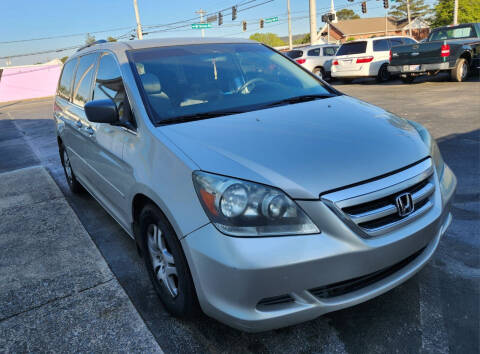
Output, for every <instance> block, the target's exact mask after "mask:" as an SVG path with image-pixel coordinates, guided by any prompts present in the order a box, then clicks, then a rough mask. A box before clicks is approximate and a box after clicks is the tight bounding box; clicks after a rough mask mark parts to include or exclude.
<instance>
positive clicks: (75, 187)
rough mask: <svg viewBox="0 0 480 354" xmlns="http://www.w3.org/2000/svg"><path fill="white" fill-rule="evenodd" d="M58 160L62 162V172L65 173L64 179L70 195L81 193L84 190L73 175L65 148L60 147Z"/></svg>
mask: <svg viewBox="0 0 480 354" xmlns="http://www.w3.org/2000/svg"><path fill="white" fill-rule="evenodd" d="M60 160H61V162H62V166H63V171H64V172H65V178H66V179H67V183H68V187H69V188H70V190H71V191H72V193H75V194H79V193H83V192H84V191H85V190H84V189H83V186H82V185H81V184H80V182H78V181H77V178H76V177H75V173H73V168H72V165H71V163H70V158H69V156H68V152H67V149H66V148H65V146H63V144H62V145H60Z"/></svg>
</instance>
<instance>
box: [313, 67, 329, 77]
mask: <svg viewBox="0 0 480 354" xmlns="http://www.w3.org/2000/svg"><path fill="white" fill-rule="evenodd" d="M313 73H314V74H315V75H317V76H318V77H319V78H320V79H323V80H325V79H326V75H325V70H323V68H322V67H321V66H319V67H316V68H315V69H313Z"/></svg>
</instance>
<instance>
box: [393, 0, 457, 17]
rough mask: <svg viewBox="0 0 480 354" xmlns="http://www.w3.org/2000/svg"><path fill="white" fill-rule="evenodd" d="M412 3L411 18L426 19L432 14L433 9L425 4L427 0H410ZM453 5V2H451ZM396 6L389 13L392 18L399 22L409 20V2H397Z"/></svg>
mask: <svg viewBox="0 0 480 354" xmlns="http://www.w3.org/2000/svg"><path fill="white" fill-rule="evenodd" d="M409 1H410V16H411V17H412V18H415V17H419V16H420V17H425V16H428V15H430V14H431V13H432V9H431V8H430V6H429V5H428V4H425V0H409ZM449 1H451V2H452V3H453V0H449ZM394 4H395V5H393V6H392V9H391V10H390V11H389V12H388V13H389V15H390V16H392V17H395V18H396V19H398V20H402V19H404V18H407V0H395V2H394Z"/></svg>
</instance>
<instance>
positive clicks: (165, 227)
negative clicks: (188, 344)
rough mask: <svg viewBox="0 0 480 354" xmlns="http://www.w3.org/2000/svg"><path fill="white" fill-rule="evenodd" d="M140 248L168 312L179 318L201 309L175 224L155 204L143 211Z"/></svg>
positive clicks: (189, 315)
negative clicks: (172, 224) (171, 223)
mask: <svg viewBox="0 0 480 354" xmlns="http://www.w3.org/2000/svg"><path fill="white" fill-rule="evenodd" d="M139 224H140V233H141V243H142V244H141V247H142V249H143V254H144V255H145V257H144V259H145V266H146V267H147V272H148V275H149V277H150V280H151V281H152V283H153V287H154V289H155V291H156V292H157V294H158V296H159V297H160V300H161V301H162V303H163V304H164V305H165V308H166V309H167V311H168V312H169V313H170V314H172V315H173V316H176V317H191V316H193V315H195V314H197V313H198V312H199V306H198V300H197V295H196V291H195V286H194V284H193V280H192V276H191V274H190V269H189V267H188V264H187V260H186V258H185V256H184V254H183V250H182V246H181V244H180V242H179V241H178V237H177V235H176V234H175V231H174V230H173V228H172V226H171V225H170V223H169V222H168V220H167V219H166V217H165V216H164V215H163V213H162V212H161V211H160V210H159V209H158V208H157V207H156V206H154V205H153V204H149V205H147V206H145V207H144V208H143V210H142V212H141V213H140V220H139Z"/></svg>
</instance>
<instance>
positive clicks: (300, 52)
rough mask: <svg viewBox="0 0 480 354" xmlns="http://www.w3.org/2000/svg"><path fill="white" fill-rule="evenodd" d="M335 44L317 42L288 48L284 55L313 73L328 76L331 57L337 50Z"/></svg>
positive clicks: (323, 76) (322, 76) (325, 77)
mask: <svg viewBox="0 0 480 354" xmlns="http://www.w3.org/2000/svg"><path fill="white" fill-rule="evenodd" d="M338 47H339V46H338V45H335V44H319V45H312V46H308V47H302V48H297V49H293V50H290V51H288V52H287V53H286V55H287V56H288V57H289V58H291V59H293V60H295V61H296V62H297V63H298V64H300V65H302V66H304V67H305V69H307V70H310V71H311V72H313V73H314V74H315V75H318V76H320V77H321V78H324V79H327V78H329V77H330V72H331V68H332V58H333V57H334V55H335V53H336V52H337V50H338Z"/></svg>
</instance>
